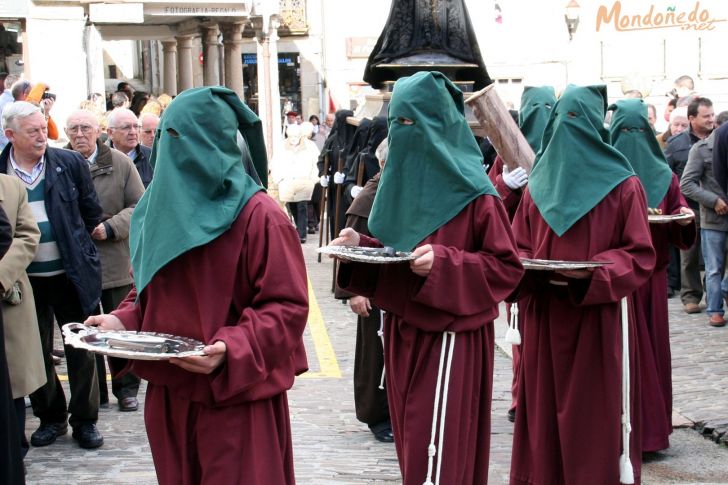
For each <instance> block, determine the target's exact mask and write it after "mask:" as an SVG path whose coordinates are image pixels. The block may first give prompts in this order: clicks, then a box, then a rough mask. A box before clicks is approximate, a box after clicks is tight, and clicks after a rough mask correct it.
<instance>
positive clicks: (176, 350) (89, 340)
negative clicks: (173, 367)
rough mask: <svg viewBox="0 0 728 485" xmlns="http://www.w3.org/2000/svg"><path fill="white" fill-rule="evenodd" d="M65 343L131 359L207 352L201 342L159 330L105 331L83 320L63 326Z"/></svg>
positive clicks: (163, 357) (194, 354)
mask: <svg viewBox="0 0 728 485" xmlns="http://www.w3.org/2000/svg"><path fill="white" fill-rule="evenodd" d="M63 338H64V340H65V342H66V343H67V344H68V345H70V346H72V347H75V348H77V349H83V350H88V351H89V352H94V353H97V354H102V355H108V356H109V357H120V358H123V359H131V360H168V359H171V358H172V357H190V356H199V355H205V354H204V353H203V352H202V349H203V348H204V347H205V344H203V343H202V342H200V341H197V340H194V339H190V338H186V337H177V336H175V335H168V334H164V333H156V332H134V331H130V330H122V331H109V332H104V331H101V330H98V329H97V328H96V327H89V326H87V325H84V324H82V323H67V324H65V325H64V326H63Z"/></svg>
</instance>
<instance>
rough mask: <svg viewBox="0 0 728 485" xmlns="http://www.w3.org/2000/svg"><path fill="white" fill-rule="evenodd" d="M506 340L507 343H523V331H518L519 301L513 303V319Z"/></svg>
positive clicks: (509, 324)
mask: <svg viewBox="0 0 728 485" xmlns="http://www.w3.org/2000/svg"><path fill="white" fill-rule="evenodd" d="M504 340H505V342H506V343H507V344H511V345H521V332H519V331H518V303H512V304H511V319H510V321H509V322H508V330H506V336H505V338H504Z"/></svg>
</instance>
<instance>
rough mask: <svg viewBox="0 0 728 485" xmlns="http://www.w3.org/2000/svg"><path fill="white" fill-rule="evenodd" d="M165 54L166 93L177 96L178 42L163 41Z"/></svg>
mask: <svg viewBox="0 0 728 485" xmlns="http://www.w3.org/2000/svg"><path fill="white" fill-rule="evenodd" d="M162 52H163V53H164V92H165V93H167V94H169V95H170V96H177V41H176V40H163V41H162Z"/></svg>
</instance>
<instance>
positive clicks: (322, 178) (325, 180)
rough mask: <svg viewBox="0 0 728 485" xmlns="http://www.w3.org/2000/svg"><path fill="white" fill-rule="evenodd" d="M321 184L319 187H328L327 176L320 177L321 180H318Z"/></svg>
mask: <svg viewBox="0 0 728 485" xmlns="http://www.w3.org/2000/svg"><path fill="white" fill-rule="evenodd" d="M319 182H320V183H321V187H328V186H329V176H328V175H322V176H321V180H319Z"/></svg>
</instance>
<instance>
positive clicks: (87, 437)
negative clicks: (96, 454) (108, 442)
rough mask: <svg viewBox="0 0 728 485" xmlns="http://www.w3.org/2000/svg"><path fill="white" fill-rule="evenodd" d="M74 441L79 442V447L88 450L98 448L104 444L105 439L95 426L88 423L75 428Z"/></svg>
mask: <svg viewBox="0 0 728 485" xmlns="http://www.w3.org/2000/svg"><path fill="white" fill-rule="evenodd" d="M71 436H73V439H74V440H76V441H78V446H80V447H81V448H86V449H87V450H89V449H93V448H98V447H99V446H101V445H103V444H104V438H103V436H101V433H99V430H98V429H96V425H95V424H91V423H86V424H80V425H78V426H76V427H75V428H73V434H72V435H71Z"/></svg>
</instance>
